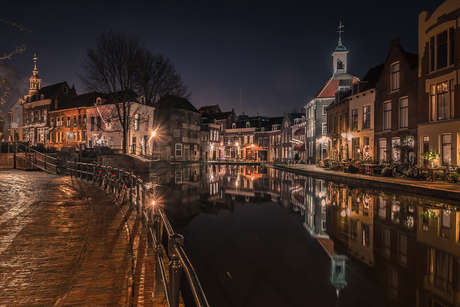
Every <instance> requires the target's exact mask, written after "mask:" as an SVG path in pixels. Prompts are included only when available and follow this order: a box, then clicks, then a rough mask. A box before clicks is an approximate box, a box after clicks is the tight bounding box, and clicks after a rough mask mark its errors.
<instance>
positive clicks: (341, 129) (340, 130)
mask: <svg viewBox="0 0 460 307" xmlns="http://www.w3.org/2000/svg"><path fill="white" fill-rule="evenodd" d="M339 132H344V130H343V124H342V114H339Z"/></svg>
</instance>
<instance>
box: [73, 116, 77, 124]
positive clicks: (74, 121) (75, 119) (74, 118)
mask: <svg viewBox="0 0 460 307" xmlns="http://www.w3.org/2000/svg"><path fill="white" fill-rule="evenodd" d="M73 125H74V127H75V126H76V125H77V115H74V116H73Z"/></svg>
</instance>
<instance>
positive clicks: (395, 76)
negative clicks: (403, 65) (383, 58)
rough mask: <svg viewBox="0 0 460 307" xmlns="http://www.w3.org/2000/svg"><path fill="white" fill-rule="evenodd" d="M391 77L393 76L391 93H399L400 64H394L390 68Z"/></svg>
mask: <svg viewBox="0 0 460 307" xmlns="http://www.w3.org/2000/svg"><path fill="white" fill-rule="evenodd" d="M390 75H391V83H390V92H393V91H398V90H399V62H398V63H394V64H392V65H391V66H390Z"/></svg>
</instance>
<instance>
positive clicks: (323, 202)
mask: <svg viewBox="0 0 460 307" xmlns="http://www.w3.org/2000/svg"><path fill="white" fill-rule="evenodd" d="M321 206H323V207H324V206H326V200H325V199H322V200H321Z"/></svg>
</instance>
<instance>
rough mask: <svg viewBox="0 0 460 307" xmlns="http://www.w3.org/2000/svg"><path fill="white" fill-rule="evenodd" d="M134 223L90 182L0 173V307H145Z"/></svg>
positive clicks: (148, 278)
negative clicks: (130, 306) (132, 306)
mask: <svg viewBox="0 0 460 307" xmlns="http://www.w3.org/2000/svg"><path fill="white" fill-rule="evenodd" d="M140 223H141V222H140V220H139V219H136V212H135V210H134V208H133V207H129V206H128V205H124V206H123V207H120V206H118V205H117V204H116V203H115V202H114V201H113V199H112V198H111V197H110V196H108V195H107V194H106V193H104V192H102V191H101V190H100V189H99V188H98V187H96V186H93V185H92V184H91V183H90V182H86V181H84V180H81V179H75V178H71V177H69V176H59V175H52V174H46V173H43V172H26V171H22V170H12V169H0V306H2V307H3V306H129V305H131V304H132V305H134V306H152V305H153V302H152V299H151V297H150V296H149V295H148V293H151V290H152V289H153V282H154V281H153V276H154V274H153V271H154V263H153V257H150V256H148V253H147V243H146V236H145V235H140V234H141V233H142V232H141V228H142V227H141V224H140ZM155 305H156V304H155Z"/></svg>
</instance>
